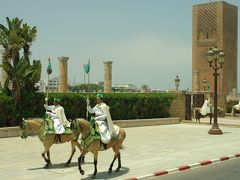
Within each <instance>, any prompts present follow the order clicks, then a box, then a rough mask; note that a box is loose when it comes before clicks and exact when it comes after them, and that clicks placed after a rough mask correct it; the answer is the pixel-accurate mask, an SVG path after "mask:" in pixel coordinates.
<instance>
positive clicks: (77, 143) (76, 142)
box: [74, 140, 85, 162]
mask: <svg viewBox="0 0 240 180" xmlns="http://www.w3.org/2000/svg"><path fill="white" fill-rule="evenodd" d="M74 142H75V146H77V147H78V149H79V151H80V153H83V149H82V146H81V144H80V143H79V142H78V141H77V140H74ZM84 158H85V156H83V158H82V159H81V161H82V162H84Z"/></svg>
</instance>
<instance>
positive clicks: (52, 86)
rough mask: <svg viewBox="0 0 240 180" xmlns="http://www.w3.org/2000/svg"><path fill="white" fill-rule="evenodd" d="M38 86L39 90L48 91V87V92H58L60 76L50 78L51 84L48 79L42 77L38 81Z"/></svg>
mask: <svg viewBox="0 0 240 180" xmlns="http://www.w3.org/2000/svg"><path fill="white" fill-rule="evenodd" d="M36 86H37V87H38V91H39V92H46V91H47V89H48V88H49V91H48V92H58V88H59V78H58V77H53V78H51V79H49V84H48V82H47V79H44V80H43V79H41V80H40V81H39V82H38V83H36Z"/></svg>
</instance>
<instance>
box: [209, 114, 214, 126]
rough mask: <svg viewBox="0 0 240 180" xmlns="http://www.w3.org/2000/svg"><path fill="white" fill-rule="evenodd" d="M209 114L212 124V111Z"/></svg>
mask: <svg viewBox="0 0 240 180" xmlns="http://www.w3.org/2000/svg"><path fill="white" fill-rule="evenodd" d="M209 116H210V124H212V117H213V115H212V113H211V114H210V115H209Z"/></svg>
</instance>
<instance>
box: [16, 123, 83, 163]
mask: <svg viewBox="0 0 240 180" xmlns="http://www.w3.org/2000/svg"><path fill="white" fill-rule="evenodd" d="M20 128H21V130H22V135H21V138H22V139H26V138H27V137H28V136H29V135H38V137H39V139H40V141H41V142H42V143H43V146H44V148H45V150H44V152H43V153H42V157H43V159H44V160H45V162H46V165H45V166H44V168H49V167H50V166H52V163H51V160H50V147H51V146H52V145H53V144H57V143H65V142H69V141H71V149H72V151H71V155H70V158H69V159H68V161H67V162H66V163H65V164H64V166H65V167H68V166H69V164H70V163H71V160H72V157H73V155H74V153H75V151H76V147H75V146H77V147H78V149H79V150H80V153H81V152H82V151H83V149H82V147H81V145H80V143H79V142H78V141H77V139H78V137H79V133H78V134H76V133H75V134H73V133H71V134H61V135H60V138H61V141H60V142H57V141H56V134H49V135H46V136H43V135H42V133H43V131H44V122H43V120H24V119H23V121H22V123H21V124H20ZM45 154H47V157H46V156H45Z"/></svg>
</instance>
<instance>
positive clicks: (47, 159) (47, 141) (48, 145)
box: [43, 138, 53, 168]
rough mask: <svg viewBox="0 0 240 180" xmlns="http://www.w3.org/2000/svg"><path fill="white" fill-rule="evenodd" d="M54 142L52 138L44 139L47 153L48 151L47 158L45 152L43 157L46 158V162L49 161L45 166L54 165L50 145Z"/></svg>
mask: <svg viewBox="0 0 240 180" xmlns="http://www.w3.org/2000/svg"><path fill="white" fill-rule="evenodd" d="M52 143H53V141H52V139H51V138H50V139H48V140H46V141H44V143H43V144H44V147H45V153H47V158H46V157H45V154H44V155H43V158H44V160H45V162H46V163H47V164H46V165H45V166H44V168H49V166H51V165H52V163H51V159H50V147H51V146H52Z"/></svg>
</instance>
